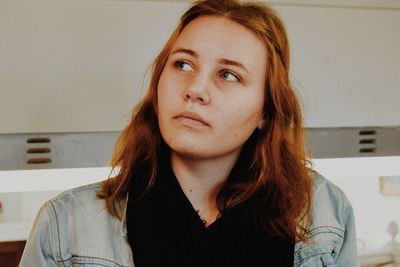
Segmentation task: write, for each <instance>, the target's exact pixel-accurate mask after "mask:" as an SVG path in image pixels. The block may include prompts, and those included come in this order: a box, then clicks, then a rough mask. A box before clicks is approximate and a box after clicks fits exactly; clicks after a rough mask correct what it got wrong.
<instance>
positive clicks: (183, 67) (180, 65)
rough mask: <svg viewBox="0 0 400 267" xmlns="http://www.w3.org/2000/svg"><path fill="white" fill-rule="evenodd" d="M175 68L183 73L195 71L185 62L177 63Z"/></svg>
mask: <svg viewBox="0 0 400 267" xmlns="http://www.w3.org/2000/svg"><path fill="white" fill-rule="evenodd" d="M174 66H175V67H176V68H178V69H180V70H183V71H193V68H192V66H190V64H189V63H187V62H185V61H175V63H174Z"/></svg>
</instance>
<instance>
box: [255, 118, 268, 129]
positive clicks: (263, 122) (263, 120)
mask: <svg viewBox="0 0 400 267" xmlns="http://www.w3.org/2000/svg"><path fill="white" fill-rule="evenodd" d="M266 124H267V122H266V121H265V119H264V118H262V119H260V121H259V122H258V125H257V128H258V129H259V130H262V129H264V127H265V125H266Z"/></svg>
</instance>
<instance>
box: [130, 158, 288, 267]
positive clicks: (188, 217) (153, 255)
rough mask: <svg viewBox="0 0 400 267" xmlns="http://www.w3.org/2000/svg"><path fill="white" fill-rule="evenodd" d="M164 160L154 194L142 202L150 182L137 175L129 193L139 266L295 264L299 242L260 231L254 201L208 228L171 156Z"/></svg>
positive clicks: (269, 266)
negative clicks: (253, 211)
mask: <svg viewBox="0 0 400 267" xmlns="http://www.w3.org/2000/svg"><path fill="white" fill-rule="evenodd" d="M163 162H164V164H162V165H161V166H160V168H159V170H158V176H157V179H156V182H155V184H154V186H153V187H152V190H151V191H150V192H149V193H147V194H146V195H145V196H144V197H143V198H141V199H140V200H136V197H138V196H139V195H140V194H141V193H142V192H143V189H144V184H145V183H143V182H142V184H140V182H139V179H135V180H136V181H138V182H137V183H136V184H134V185H133V187H132V190H131V192H130V195H129V202H128V203H129V204H128V208H127V231H128V241H129V244H130V246H131V249H132V254H133V259H134V264H135V267H161V266H174V267H206V266H207V267H209V266H219V267H225V266H229V267H239V266H240V267H247V266H249V267H250V266H251V267H258V266H262V267H286V266H290V267H292V266H293V254H294V244H293V243H291V242H288V241H286V240H284V239H282V238H279V237H276V236H272V235H269V234H266V233H265V232H262V231H260V230H256V229H259V228H258V227H255V225H254V223H253V220H252V219H251V216H250V213H251V207H252V203H253V202H252V200H248V201H245V202H243V203H241V204H239V205H237V206H236V207H234V208H233V209H231V210H230V211H228V212H225V213H222V215H221V216H220V217H219V218H218V219H217V220H216V221H215V222H214V223H212V224H211V225H209V226H208V227H205V225H204V224H203V222H202V221H201V219H200V217H199V216H198V214H197V212H196V210H195V209H194V208H193V207H192V205H191V203H190V202H189V200H188V199H187V197H186V195H185V194H184V192H183V191H182V189H181V187H180V185H179V183H178V181H177V179H176V177H175V175H174V174H173V171H172V169H171V167H170V163H169V162H170V161H169V158H165V159H163ZM231 178H232V177H231ZM232 179H233V178H232ZM143 181H144V180H143Z"/></svg>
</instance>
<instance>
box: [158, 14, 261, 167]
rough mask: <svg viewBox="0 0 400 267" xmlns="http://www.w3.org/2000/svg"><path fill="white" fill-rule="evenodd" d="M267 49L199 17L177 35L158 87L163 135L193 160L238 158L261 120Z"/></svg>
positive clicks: (236, 27) (243, 31)
mask: <svg viewBox="0 0 400 267" xmlns="http://www.w3.org/2000/svg"><path fill="white" fill-rule="evenodd" d="M266 61H267V55H266V49H265V46H264V44H263V42H262V41H261V40H260V39H258V37H257V36H256V35H255V34H254V33H253V32H251V31H250V30H248V29H247V28H245V27H243V26H242V25H240V24H238V23H236V22H233V21H231V20H228V19H225V18H222V17H216V16H202V17H199V18H197V19H195V20H193V21H192V22H190V23H189V24H188V25H187V26H186V27H185V28H184V30H183V31H182V32H181V34H180V35H179V37H178V39H177V41H176V42H175V44H174V46H173V48H172V50H171V54H170V56H169V58H168V60H167V63H166V65H165V67H164V69H163V72H162V74H161V77H160V80H159V83H158V88H157V90H158V120H159V127H160V130H161V134H162V136H163V138H164V140H165V142H166V143H167V144H168V145H169V147H170V148H171V149H172V152H173V153H177V154H179V155H181V156H185V157H189V158H191V159H211V158H215V157H221V156H228V155H239V153H240V149H241V147H242V146H243V144H244V143H245V142H246V140H247V139H248V138H249V137H250V135H251V134H252V133H253V131H254V130H255V129H256V128H257V127H259V128H261V127H262V125H263V123H264V121H263V105H264V87H265V69H266Z"/></svg>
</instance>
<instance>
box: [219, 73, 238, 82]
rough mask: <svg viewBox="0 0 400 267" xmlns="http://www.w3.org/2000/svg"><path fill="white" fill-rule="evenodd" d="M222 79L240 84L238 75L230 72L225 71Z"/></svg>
mask: <svg viewBox="0 0 400 267" xmlns="http://www.w3.org/2000/svg"><path fill="white" fill-rule="evenodd" d="M221 77H222V78H223V79H225V80H227V81H231V82H240V78H239V77H238V76H237V75H236V74H233V73H232V72H229V71H223V72H222V73H221Z"/></svg>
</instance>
